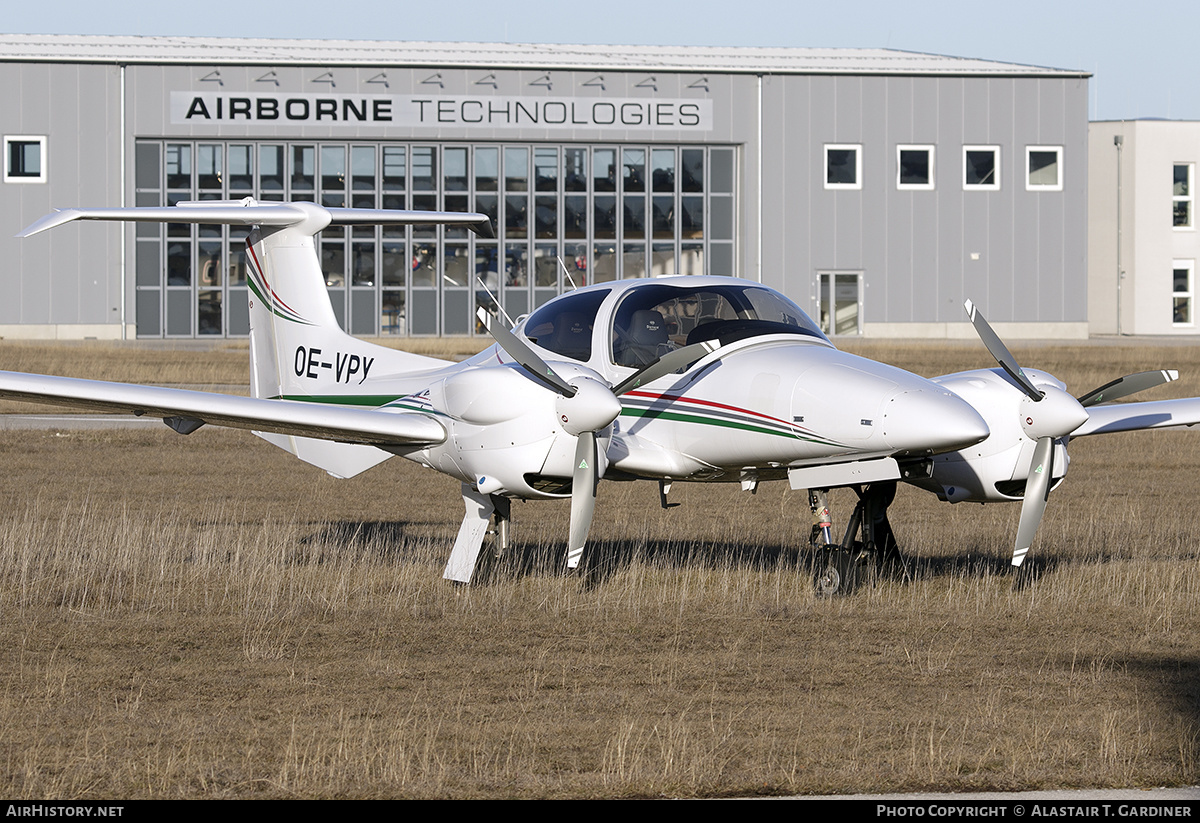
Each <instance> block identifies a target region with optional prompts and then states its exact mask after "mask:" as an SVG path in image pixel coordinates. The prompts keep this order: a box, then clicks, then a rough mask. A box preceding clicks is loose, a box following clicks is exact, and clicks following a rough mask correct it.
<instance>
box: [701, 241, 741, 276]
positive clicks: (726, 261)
mask: <svg viewBox="0 0 1200 823" xmlns="http://www.w3.org/2000/svg"><path fill="white" fill-rule="evenodd" d="M705 273H706V274H723V275H727V276H729V277H735V276H736V272H735V271H734V268H733V244H732V243H711V242H710V243H709V244H708V269H707V271H706V272H705Z"/></svg>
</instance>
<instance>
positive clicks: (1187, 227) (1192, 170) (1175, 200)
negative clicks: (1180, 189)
mask: <svg viewBox="0 0 1200 823" xmlns="http://www.w3.org/2000/svg"><path fill="white" fill-rule="evenodd" d="M1181 166H1182V167H1183V168H1185V169H1187V193H1186V194H1176V193H1175V170H1176V169H1178V168H1179V167H1181ZM1195 185H1196V164H1195V163H1172V164H1171V228H1172V229H1173V230H1174V231H1195V230H1196V217H1195V215H1196V195H1195ZM1179 203H1186V204H1187V215H1188V219H1187V222H1186V223H1182V224H1177V223H1176V222H1175V209H1176V208H1177V206H1178V204H1179Z"/></svg>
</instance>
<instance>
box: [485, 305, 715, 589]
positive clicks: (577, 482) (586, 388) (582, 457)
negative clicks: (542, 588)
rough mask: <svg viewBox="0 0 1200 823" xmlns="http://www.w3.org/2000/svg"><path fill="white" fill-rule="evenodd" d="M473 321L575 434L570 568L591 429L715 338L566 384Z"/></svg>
mask: <svg viewBox="0 0 1200 823" xmlns="http://www.w3.org/2000/svg"><path fill="white" fill-rule="evenodd" d="M477 316H478V317H479V320H480V322H481V323H483V325H484V326H485V327H486V328H487V330H488V332H489V333H490V334H491V335H492V337H493V338H494V339H495V340H496V342H497V343H498V344H499V345H500V348H502V349H503V350H504V353H505V354H507V355H508V356H509V357H511V358H512V359H513V360H515V361H516V362H517V363H518V364H519V365H520V366H521V368H523V369H524V370H525V372H526V373H527V374H528V375H529V376H530V377H531V378H532V379H533V380H536V381H537V382H539V383H541V384H542V385H543V386H545V387H546V388H548V389H550V390H551V391H553V392H555V393H557V394H558V396H559V397H558V400H557V401H556V404H555V407H556V410H557V411H558V416H559V421H560V424H561V425H562V427H563V430H564V431H566V432H567V433H568V434H571V435H574V436H575V437H576V444H575V463H574V468H573V469H572V472H571V526H570V537H569V540H568V544H567V567H568V568H571V569H573V568H576V567H577V566H578V565H579V561H580V559H581V558H582V557H583V547H584V545H585V544H586V543H587V536H588V531H589V530H590V529H591V525H592V516H593V515H594V514H595V511H596V487H597V485H599V482H600V468H599V464H600V460H601V456H600V452H599V449H598V447H597V434H598V433H599V432H601V431H603V430H604V429H606V428H608V427H609V426H610V425H612V422H613V421H614V420H616V419H617V416H618V415H619V414H620V413H621V401H620V400H618V399H617V398H618V397H619V396H620V395H622V394H625V393H626V392H629V391H633V390H634V389H636V388H638V387H639V386H643V385H645V384H646V383H649V382H651V381H653V380H657V379H658V378H660V377H662V376H664V375H667V374H670V373H672V372H676V371H679V370H680V369H682V368H683V367H685V366H687V365H689V364H691V363H694V362H695V361H697V360H699V359H700V358H701V357H703V356H704V355H706V354H708V353H710V352H713V351H716V350H717V349H718V348H720V343H719V342H717V341H705V342H703V343H693V344H692V345H690V346H684V347H683V348H680V349H675V350H673V351H670V352H668V353H666V354H664V355H663V356H662V357H660V358H658V359H657V360H655V361H653V362H651V363H649V364H647V365H646V366H643V367H642V368H640V369H638V370H637V371H636V372H634V373H633V374H631V375H630V376H629V377H627V378H626V379H625V380H622V381H621V382H620V383H618V384H617V385H616V386H615V387H610V386H609V385H608V384H606V383H604V382H602V381H599V380H596V379H595V378H592V377H587V376H582V375H581V376H579V377H577V378H575V380H574V382H572V383H568V382H567V381H566V380H564V379H563V378H562V377H560V376H559V375H558V374H557V373H556V372H555V371H554V369H553V368H551V367H550V365H549V364H548V363H546V361H545V360H543V359H542V358H541V357H540V356H539V355H538V354H537V352H535V351H534V350H533V348H532V347H530V345H529V343H528V342H527V341H525V340H524V339H522V338H521V337H519V336H517V335H515V334H513V333H512V332H511V331H509V330H508V329H506V328H504V326H503V325H502V324H501V323H499V322H497V320H496V318H495V317H493V316H492V315H491V314H489V313H488V312H487V311H485V310H484V309H480V310H479V311H478V313H477Z"/></svg>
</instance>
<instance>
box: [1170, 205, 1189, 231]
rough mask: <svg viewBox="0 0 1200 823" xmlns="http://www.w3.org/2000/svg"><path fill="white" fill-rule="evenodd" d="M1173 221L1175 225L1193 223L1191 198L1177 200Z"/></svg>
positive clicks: (1181, 225)
mask: <svg viewBox="0 0 1200 823" xmlns="http://www.w3.org/2000/svg"><path fill="white" fill-rule="evenodd" d="M1173 205H1174V208H1173V214H1172V218H1171V222H1172V224H1173V225H1175V226H1180V227H1183V226H1190V225H1192V203H1191V201H1190V200H1176V201H1175V203H1174V204H1173Z"/></svg>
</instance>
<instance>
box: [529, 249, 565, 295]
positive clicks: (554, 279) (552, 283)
mask: <svg viewBox="0 0 1200 823" xmlns="http://www.w3.org/2000/svg"><path fill="white" fill-rule="evenodd" d="M533 265H534V267H533V277H534V279H533V285H534V288H558V269H559V265H558V246H550V245H540V246H536V247H534V250H533Z"/></svg>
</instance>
